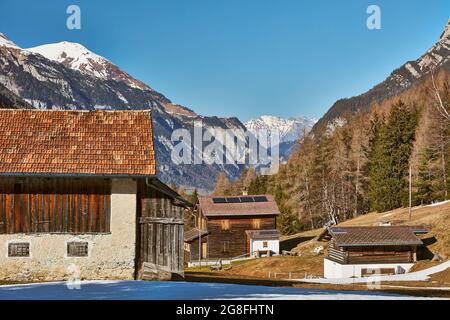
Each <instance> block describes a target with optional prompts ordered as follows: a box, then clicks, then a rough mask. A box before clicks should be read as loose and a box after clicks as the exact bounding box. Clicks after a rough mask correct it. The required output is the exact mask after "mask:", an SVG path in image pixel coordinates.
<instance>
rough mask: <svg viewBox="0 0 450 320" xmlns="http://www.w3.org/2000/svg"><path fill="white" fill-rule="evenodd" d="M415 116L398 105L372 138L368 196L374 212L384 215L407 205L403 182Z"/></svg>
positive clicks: (415, 112) (406, 169) (405, 181)
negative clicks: (382, 212)
mask: <svg viewBox="0 0 450 320" xmlns="http://www.w3.org/2000/svg"><path fill="white" fill-rule="evenodd" d="M417 119H418V112H417V111H415V110H409V109H408V107H407V106H406V105H405V104H404V103H403V102H401V101H399V102H398V103H396V104H395V105H393V106H392V108H391V111H390V113H389V117H388V119H387V121H386V123H385V124H383V125H381V127H380V128H379V130H378V133H377V134H376V135H375V136H374V138H373V139H374V141H373V143H374V145H373V150H372V151H371V155H370V169H369V171H370V173H369V179H370V182H369V183H370V185H369V189H370V190H369V196H370V202H371V206H372V208H373V209H374V210H376V211H379V212H381V211H387V210H392V209H395V208H399V207H401V206H402V205H405V204H407V199H408V182H407V179H406V176H407V173H408V168H409V158H410V155H411V151H412V145H413V142H414V134H415V128H416V125H417Z"/></svg>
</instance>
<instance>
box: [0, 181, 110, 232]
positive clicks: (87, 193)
mask: <svg viewBox="0 0 450 320" xmlns="http://www.w3.org/2000/svg"><path fill="white" fill-rule="evenodd" d="M110 203H111V181H110V180H107V179H106V180H105V179H101V178H79V179H78V178H37V177H24V178H13V177H0V234H13V233H74V234H81V233H106V232H109V231H110V215H111V208H110Z"/></svg>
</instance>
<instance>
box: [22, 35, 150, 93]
mask: <svg viewBox="0 0 450 320" xmlns="http://www.w3.org/2000/svg"><path fill="white" fill-rule="evenodd" d="M26 50H27V51H28V52H31V53H35V54H40V55H41V56H43V57H45V58H47V59H49V60H52V61H55V62H59V63H62V64H63V65H64V66H66V67H68V68H70V69H73V70H77V71H79V72H81V73H83V74H87V75H90V76H93V77H96V78H100V79H102V80H111V79H112V80H117V81H122V82H125V83H126V84H127V85H129V86H131V87H134V88H137V89H141V90H152V89H151V88H150V87H148V86H147V85H145V84H144V83H143V82H141V81H139V80H136V79H134V78H132V77H131V76H130V75H129V74H127V73H126V72H123V71H122V70H120V69H119V68H118V67H117V66H116V65H114V64H113V63H112V62H110V61H109V60H108V59H106V58H104V57H102V56H100V55H98V54H96V53H94V52H92V51H90V50H89V49H87V48H86V47H85V46H83V45H82V44H79V43H76V42H69V41H62V42H57V43H50V44H44V45H41V46H38V47H34V48H28V49H26Z"/></svg>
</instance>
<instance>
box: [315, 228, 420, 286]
mask: <svg viewBox="0 0 450 320" xmlns="http://www.w3.org/2000/svg"><path fill="white" fill-rule="evenodd" d="M427 232H428V231H427V230H426V229H425V228H423V227H411V226H376V227H338V226H335V227H329V228H327V229H326V230H325V231H324V232H323V233H322V234H321V235H320V236H319V238H318V239H319V240H325V241H328V250H327V251H328V252H327V255H326V257H325V259H324V275H325V277H326V278H350V277H364V276H371V275H374V274H398V273H405V272H408V271H409V270H410V269H411V267H412V266H413V264H414V263H415V262H416V261H417V249H418V247H420V246H422V245H423V242H422V240H421V239H420V238H419V237H417V235H419V234H425V233H427Z"/></svg>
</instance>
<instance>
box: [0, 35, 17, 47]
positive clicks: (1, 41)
mask: <svg viewBox="0 0 450 320" xmlns="http://www.w3.org/2000/svg"><path fill="white" fill-rule="evenodd" d="M2 46H4V47H9V48H15V49H20V48H19V46H17V45H16V44H15V43H14V42H12V41H11V40H9V38H8V37H7V36H6V35H4V34H3V33H1V32H0V47H2Z"/></svg>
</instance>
